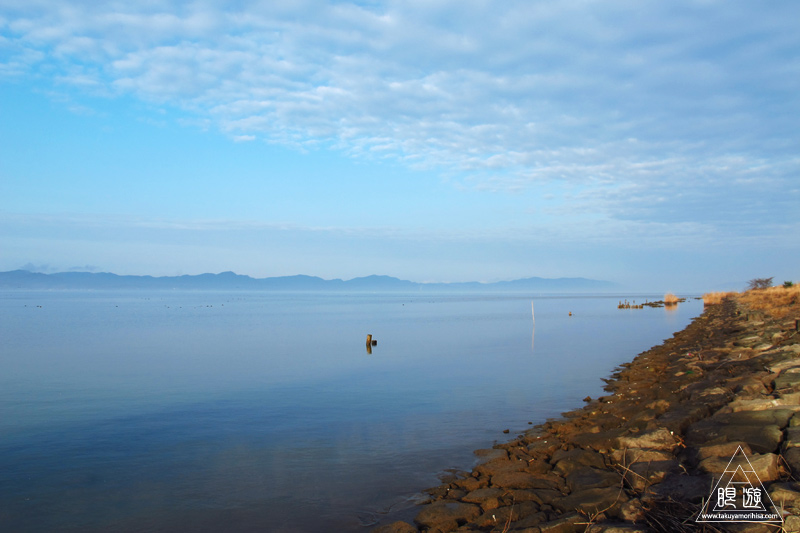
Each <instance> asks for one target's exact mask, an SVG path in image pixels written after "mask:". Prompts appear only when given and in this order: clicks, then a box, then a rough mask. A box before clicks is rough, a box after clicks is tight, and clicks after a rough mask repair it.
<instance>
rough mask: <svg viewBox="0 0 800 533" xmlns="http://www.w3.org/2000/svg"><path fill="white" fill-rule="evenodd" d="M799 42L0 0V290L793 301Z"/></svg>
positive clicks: (751, 9) (710, 32) (323, 6)
mask: <svg viewBox="0 0 800 533" xmlns="http://www.w3.org/2000/svg"><path fill="white" fill-rule="evenodd" d="M798 21H800V3H798V2H796V1H794V0H779V1H775V2H768V3H757V2H751V1H736V0H734V1H715V0H703V1H699V0H698V1H681V0H678V1H674V2H655V1H642V2H621V1H615V0H604V1H592V0H585V1H577V2H573V1H570V2H567V1H548V2H543V1H529V0H525V1H515V0H510V1H504V2H488V1H463V0H460V1H442V0H425V1H420V0H413V1H393V0H387V1H381V0H364V1H359V2H352V1H331V2H320V1H313V0H296V1H292V2H257V1H245V0H242V1H232V2H228V1H214V0H205V1H195V2H177V1H170V0H162V1H159V0H148V1H140V2H122V1H109V2H88V1H85V0H60V1H58V2H55V1H39V0H0V146H2V147H1V148H0V270H13V269H16V268H21V267H26V268H29V269H35V270H40V271H44V272H50V271H65V270H90V271H110V272H115V273H119V274H152V275H176V274H198V273H202V272H220V271H225V270H233V271H235V272H237V273H240V274H248V275H251V276H254V277H267V276H278V275H290V274H299V273H302V274H309V275H317V276H321V277H323V278H344V279H349V278H352V277H357V276H363V275H368V274H387V275H391V276H395V277H399V278H403V279H410V280H414V281H468V280H476V281H496V280H503V279H515V278H522V277H529V276H542V277H561V276H583V277H591V278H597V279H606V280H611V281H616V282H620V283H624V284H629V285H631V286H634V287H646V288H653V289H659V290H660V289H673V290H680V289H714V288H717V287H718V286H721V285H724V284H727V283H737V282H741V281H746V280H748V279H751V278H754V277H766V276H775V281H776V282H782V281H784V280H789V279H793V280H795V281H798V280H800V272H799V271H798V270H799V269H798V264H800V237H798V236H800V215H798V213H799V212H800V125H799V124H798V117H800V96H799V95H800V32H798V31H797V24H798Z"/></svg>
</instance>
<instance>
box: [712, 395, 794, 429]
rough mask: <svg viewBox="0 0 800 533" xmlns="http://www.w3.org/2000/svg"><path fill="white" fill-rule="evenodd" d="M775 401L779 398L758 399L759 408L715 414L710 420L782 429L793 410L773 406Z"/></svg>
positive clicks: (787, 423) (786, 424)
mask: <svg viewBox="0 0 800 533" xmlns="http://www.w3.org/2000/svg"><path fill="white" fill-rule="evenodd" d="M777 401H779V400H776V399H773V398H769V399H765V400H760V401H759V403H760V407H761V408H757V409H750V410H743V409H742V410H738V411H736V412H731V413H721V414H716V415H714V416H713V418H712V420H713V421H714V422H717V423H720V424H728V425H737V426H751V425H764V426H768V425H773V426H778V428H779V429H783V428H785V427H786V426H788V425H789V419H790V418H792V416H793V415H794V410H793V409H786V408H774V402H777Z"/></svg>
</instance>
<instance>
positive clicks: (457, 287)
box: [0, 270, 618, 292]
mask: <svg viewBox="0 0 800 533" xmlns="http://www.w3.org/2000/svg"><path fill="white" fill-rule="evenodd" d="M0 288H3V289H84V290H110V289H155V290H268V291H316V290H321V291H402V292H408V291H502V292H512V291H513V292H516V291H537V292H597V291H610V290H614V289H617V288H618V285H617V284H615V283H612V282H609V281H599V280H594V279H586V278H555V279H551V278H536V277H534V278H525V279H517V280H513V281H498V282H495V283H480V282H465V283H416V282H413V281H407V280H402V279H397V278H393V277H390V276H366V277H362V278H354V279H351V280H347V281H344V280H341V279H322V278H318V277H315V276H303V275H298V276H282V277H274V278H260V279H258V278H251V277H250V276H243V275H239V274H235V273H233V272H222V273H220V274H199V275H196V276H164V277H153V276H119V275H117V274H110V273H107V272H103V273H93V272H60V273H58V274H42V273H39V272H29V271H27V270H12V271H10V272H0Z"/></svg>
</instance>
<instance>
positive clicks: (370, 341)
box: [367, 333, 372, 346]
mask: <svg viewBox="0 0 800 533" xmlns="http://www.w3.org/2000/svg"><path fill="white" fill-rule="evenodd" d="M367 346H372V334H371V333H370V334H369V335H367Z"/></svg>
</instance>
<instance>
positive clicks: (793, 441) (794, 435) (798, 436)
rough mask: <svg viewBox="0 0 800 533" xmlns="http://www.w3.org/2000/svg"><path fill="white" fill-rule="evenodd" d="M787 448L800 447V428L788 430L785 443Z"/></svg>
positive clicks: (789, 428) (795, 427)
mask: <svg viewBox="0 0 800 533" xmlns="http://www.w3.org/2000/svg"><path fill="white" fill-rule="evenodd" d="M783 445H784V446H785V447H786V448H799V447H800V426H793V427H788V428H786V439H785V440H784V442H783Z"/></svg>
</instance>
